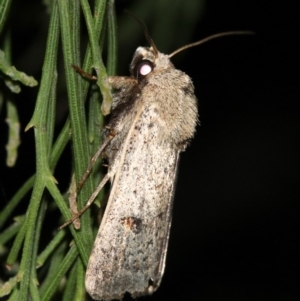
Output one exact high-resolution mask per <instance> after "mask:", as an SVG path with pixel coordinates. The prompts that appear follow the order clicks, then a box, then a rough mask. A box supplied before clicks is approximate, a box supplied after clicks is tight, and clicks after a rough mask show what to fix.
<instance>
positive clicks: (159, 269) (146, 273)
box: [86, 105, 179, 300]
mask: <svg viewBox="0 0 300 301" xmlns="http://www.w3.org/2000/svg"><path fill="white" fill-rule="evenodd" d="M161 130H162V129H161V122H160V120H159V117H158V114H157V108H156V107H155V106H154V105H149V106H148V107H145V108H143V110H142V113H141V115H140V116H139V118H138V119H137V122H135V123H133V125H132V127H131V130H130V133H129V134H128V136H127V137H126V139H125V141H124V143H123V145H122V151H121V159H120V161H119V166H118V167H117V170H116V174H115V177H114V181H113V185H112V190H111V194H110V198H109V201H108V205H107V208H106V211H105V215H104V218H103V221H102V224H101V227H100V229H99V232H98V234H97V237H96V241H95V244H94V248H93V251H92V254H91V257H90V260H89V265H88V269H87V274H86V288H87V291H88V292H89V293H90V294H91V296H92V297H93V298H94V299H97V300H100V299H101V300H102V299H103V300H111V299H120V298H122V296H123V295H124V293H125V292H129V293H131V295H132V296H133V297H135V296H139V295H144V294H149V293H152V292H153V291H155V290H156V288H157V287H158V286H159V283H160V281H161V277H162V274H163V272H164V265H165V255H166V249H167V244H168V238H169V228H170V224H171V207H172V197H173V190H174V185H175V177H176V168H177V160H178V156H179V151H178V150H177V148H176V147H174V146H171V145H167V144H168V143H170V142H168V141H164V140H163V139H161V137H160V136H161ZM137 136H138V138H137ZM120 175H122V176H120ZM129 179H130V181H129ZM103 267H106V268H105V269H103Z"/></svg>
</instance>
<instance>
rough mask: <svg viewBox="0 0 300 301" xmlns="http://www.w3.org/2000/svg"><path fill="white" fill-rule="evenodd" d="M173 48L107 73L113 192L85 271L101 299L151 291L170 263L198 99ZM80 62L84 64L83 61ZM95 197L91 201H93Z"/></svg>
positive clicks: (140, 55)
mask: <svg viewBox="0 0 300 301" xmlns="http://www.w3.org/2000/svg"><path fill="white" fill-rule="evenodd" d="M241 33H242V34H244V33H245V32H227V33H221V34H217V35H214V36H211V37H209V38H206V39H204V40H202V41H199V42H196V43H193V44H189V45H187V46H184V47H182V48H180V49H178V50H177V51H175V52H173V53H172V54H170V55H166V54H163V53H160V52H159V51H158V50H157V48H156V46H155V44H154V43H153V41H152V39H151V38H150V37H149V35H147V34H146V37H147V39H148V41H149V43H150V45H151V47H138V48H137V50H136V51H135V53H134V55H133V59H132V62H131V64H130V73H131V76H129V77H125V76H111V77H109V78H108V81H109V83H110V84H111V86H112V88H113V90H114V93H113V105H112V112H111V117H110V121H109V123H108V125H107V127H106V130H105V133H104V136H105V141H106V142H105V144H104V145H103V146H102V148H101V150H100V151H99V153H100V152H101V151H102V150H104V152H105V155H106V156H107V160H108V171H107V174H106V176H105V177H104V179H103V181H102V183H100V185H99V186H98V188H97V190H96V192H95V193H94V194H93V195H94V196H96V194H97V193H98V191H99V190H100V189H101V188H102V187H103V185H104V184H105V183H106V182H107V181H108V180H109V181H110V182H111V191H110V195H109V199H108V203H107V207H106V210H105V213H104V216H103V219H102V222H101V225H100V228H99V231H98V234H97V236H96V239H95V243H94V247H93V250H92V253H91V255H90V258H89V263H88V267H87V271H86V278H85V286H86V290H87V291H88V293H89V294H90V295H91V297H92V298H93V299H95V300H113V299H122V297H123V296H124V294H125V293H126V292H128V293H130V294H131V296H132V297H133V298H136V297H138V296H142V295H147V294H152V293H153V292H154V291H156V289H157V288H158V287H159V285H160V283H161V280H162V276H163V274H164V270H165V262H166V255H167V248H168V242H169V235H170V227H171V221H172V207H173V198H174V189H175V184H176V177H177V169H178V162H179V156H180V153H181V152H182V151H184V150H185V149H186V147H187V146H188V145H189V143H190V141H191V139H192V138H193V137H194V134H195V129H196V125H197V123H198V122H199V121H198V109H197V99H196V97H195V94H194V86H193V83H192V80H191V78H190V77H189V76H188V75H187V74H185V73H184V72H182V71H180V70H177V69H176V68H175V67H174V65H173V64H172V62H171V61H170V58H171V57H172V56H173V55H174V54H176V53H178V52H179V51H181V50H183V49H186V48H189V47H193V46H196V45H199V44H201V43H204V42H206V41H208V40H210V39H213V38H216V37H219V36H224V35H229V34H241ZM78 69H79V68H78ZM89 203H90V201H89Z"/></svg>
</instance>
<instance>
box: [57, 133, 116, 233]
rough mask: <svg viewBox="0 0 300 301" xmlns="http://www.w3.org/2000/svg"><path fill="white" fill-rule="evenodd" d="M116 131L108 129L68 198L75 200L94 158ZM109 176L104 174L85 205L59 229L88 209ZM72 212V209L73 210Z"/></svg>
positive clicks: (77, 226)
mask: <svg viewBox="0 0 300 301" xmlns="http://www.w3.org/2000/svg"><path fill="white" fill-rule="evenodd" d="M115 135H116V133H115V132H114V131H113V130H110V132H109V135H108V137H107V138H106V139H105V141H104V142H103V143H102V145H101V146H100V147H99V149H98V150H97V152H96V154H95V155H94V156H93V157H92V159H91V161H90V163H89V165H88V168H87V170H86V171H85V173H84V175H83V176H82V178H81V180H80V182H79V183H78V185H77V188H76V189H75V191H73V192H71V194H70V197H69V200H72V201H73V202H74V200H76V198H77V193H78V192H79V191H80V189H81V188H82V186H83V184H84V182H85V181H86V179H87V177H88V176H89V174H90V173H91V170H92V168H93V166H94V164H95V162H96V160H97V159H98V157H99V156H100V154H101V153H102V151H103V150H104V149H105V147H106V146H107V145H108V144H109V142H110V141H111V140H112V139H113V138H114V137H115ZM108 179H109V177H108V175H106V176H105V177H104V178H103V179H102V181H101V182H100V184H99V185H98V187H97V188H96V190H95V191H94V192H93V194H92V195H91V197H90V198H89V200H88V201H87V203H86V205H85V206H84V207H83V208H82V209H81V210H79V211H78V212H77V213H75V214H73V216H72V218H71V219H70V220H68V221H67V222H65V223H64V224H63V225H62V226H60V227H59V229H62V228H64V227H66V226H67V225H69V224H71V223H73V222H74V221H76V220H77V219H78V218H79V217H80V216H81V215H82V214H83V213H84V212H85V211H86V209H88V208H89V207H90V205H91V204H92V202H93V201H94V200H95V198H96V196H97V195H98V193H99V191H100V190H101V189H102V187H103V186H104V185H105V184H106V182H107V181H108ZM73 213H74V211H73ZM74 227H75V228H76V229H78V228H79V227H80V226H79V224H78V223H77V225H76V224H74Z"/></svg>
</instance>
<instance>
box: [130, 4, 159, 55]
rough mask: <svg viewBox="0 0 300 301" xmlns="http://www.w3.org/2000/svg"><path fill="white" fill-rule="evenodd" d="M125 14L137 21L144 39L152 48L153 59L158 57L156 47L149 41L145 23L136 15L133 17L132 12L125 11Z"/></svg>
mask: <svg viewBox="0 0 300 301" xmlns="http://www.w3.org/2000/svg"><path fill="white" fill-rule="evenodd" d="M125 13H127V14H129V15H131V17H133V18H134V19H135V20H136V21H138V22H139V23H140V25H141V26H142V27H143V29H144V34H145V37H146V39H147V41H148V42H149V44H150V46H151V47H152V48H153V52H154V55H155V57H157V56H158V50H157V47H156V45H155V44H154V42H153V40H152V39H151V37H150V34H149V32H148V28H147V26H146V25H145V23H144V22H143V21H142V20H141V19H139V18H138V17H137V16H136V15H134V14H133V13H132V12H130V11H128V10H125Z"/></svg>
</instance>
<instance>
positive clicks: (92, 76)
mask: <svg viewBox="0 0 300 301" xmlns="http://www.w3.org/2000/svg"><path fill="white" fill-rule="evenodd" d="M71 66H72V67H73V68H74V69H75V70H76V72H77V73H79V74H81V75H82V76H83V77H85V78H87V79H90V80H97V76H95V75H92V74H89V73H87V72H85V71H84V70H83V69H81V68H80V67H78V66H76V65H74V64H71Z"/></svg>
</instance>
